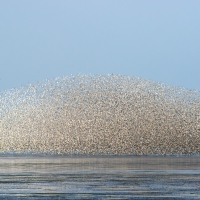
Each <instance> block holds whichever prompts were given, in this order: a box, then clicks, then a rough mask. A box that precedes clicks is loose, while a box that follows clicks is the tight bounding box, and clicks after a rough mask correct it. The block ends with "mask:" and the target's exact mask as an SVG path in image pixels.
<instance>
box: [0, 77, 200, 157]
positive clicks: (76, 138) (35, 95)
mask: <svg viewBox="0 0 200 200" xmlns="http://www.w3.org/2000/svg"><path fill="white" fill-rule="evenodd" d="M0 153H33V154H38V153H44V154H86V155H88V154H89V155H90V154H92V155H99V154H100V155H154V154H159V155H172V154H179V155H183V154H186V155H188V154H200V90H188V89H185V88H182V87H174V86H170V85H166V84H162V83H157V82H154V81H149V80H145V79H141V78H138V77H133V76H125V75H75V76H72V75H71V76H68V77H62V78H56V79H54V80H46V81H45V82H44V83H37V84H35V85H28V86H25V87H21V88H19V89H12V90H7V91H2V92H1V95H0Z"/></svg>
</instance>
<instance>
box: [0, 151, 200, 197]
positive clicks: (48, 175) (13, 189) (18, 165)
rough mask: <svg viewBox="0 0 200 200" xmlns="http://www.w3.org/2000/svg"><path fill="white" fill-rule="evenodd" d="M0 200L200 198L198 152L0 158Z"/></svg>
mask: <svg viewBox="0 0 200 200" xmlns="http://www.w3.org/2000/svg"><path fill="white" fill-rule="evenodd" d="M0 199H31V200H32V199H34V200H35V199H47V200H48V199H200V156H196V157H158V156H157V157H156V156H150V157H146V156H141V157H140V156H127V157H126V156H109V157H101V156H93V157H87V156H85V157H78V156H71V157H70V156H10V155H1V156H0Z"/></svg>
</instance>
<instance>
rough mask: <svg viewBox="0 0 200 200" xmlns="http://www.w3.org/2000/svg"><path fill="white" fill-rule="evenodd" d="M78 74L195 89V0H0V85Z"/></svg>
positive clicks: (198, 20) (198, 49) (198, 32)
mask: <svg viewBox="0 0 200 200" xmlns="http://www.w3.org/2000/svg"><path fill="white" fill-rule="evenodd" d="M78 73H80V74H108V73H114V74H125V75H131V76H139V77H142V78H146V79H151V80H155V81H158V82H163V83H167V84H171V85H175V86H183V87H186V88H189V89H197V88H200V1H199V0H146V1H145V0H135V1H134V0H70V1H68V0H29V1H27V0H17V1H16V0H6V1H5V0H0V90H5V89H11V88H13V87H15V88H17V87H20V86H21V85H26V84H28V83H36V82H37V81H43V80H45V79H51V78H54V77H58V76H65V75H70V74H78Z"/></svg>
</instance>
